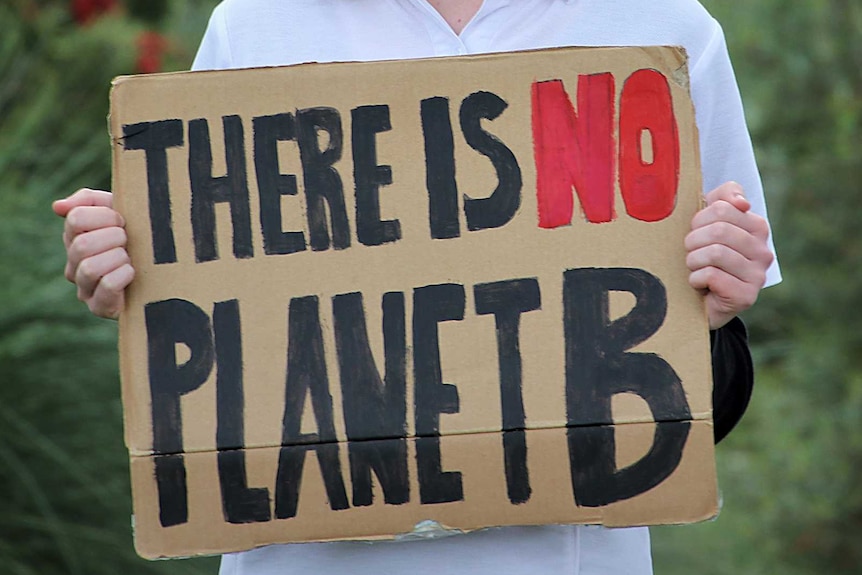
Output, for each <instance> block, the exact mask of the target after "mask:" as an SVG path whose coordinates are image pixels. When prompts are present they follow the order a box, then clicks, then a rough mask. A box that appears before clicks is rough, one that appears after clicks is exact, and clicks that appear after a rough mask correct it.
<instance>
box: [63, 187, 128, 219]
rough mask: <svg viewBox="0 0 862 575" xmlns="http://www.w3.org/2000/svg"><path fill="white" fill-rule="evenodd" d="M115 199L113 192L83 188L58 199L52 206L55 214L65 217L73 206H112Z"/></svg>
mask: <svg viewBox="0 0 862 575" xmlns="http://www.w3.org/2000/svg"><path fill="white" fill-rule="evenodd" d="M113 201H114V200H113V194H111V192H105V191H102V190H91V189H90V188H81V189H80V190H78V191H77V192H75V193H74V194H72V195H71V196H68V197H66V198H63V199H61V200H57V201H56V202H54V203H53V204H51V207H52V208H53V210H54V213H55V214H57V215H58V216H61V217H64V218H65V217H66V216H67V215H68V214H69V212H70V211H72V209H73V208H77V207H80V206H103V207H106V208H110V207H112V206H113Z"/></svg>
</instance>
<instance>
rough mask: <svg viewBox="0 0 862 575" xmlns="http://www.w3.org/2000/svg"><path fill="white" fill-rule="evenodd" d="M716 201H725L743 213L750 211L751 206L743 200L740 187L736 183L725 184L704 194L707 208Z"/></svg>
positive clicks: (743, 195) (743, 196)
mask: <svg viewBox="0 0 862 575" xmlns="http://www.w3.org/2000/svg"><path fill="white" fill-rule="evenodd" d="M718 201H725V202H727V203H729V204H731V205H733V206H734V207H735V208H737V209H738V210H741V211H743V212H747V211H748V210H750V209H751V204H750V203H749V202H748V200H747V199H746V198H745V192H744V191H743V189H742V186H740V185H739V184H737V183H736V182H725V183H723V184H722V185H720V186H718V187H717V188H715V189H714V190H711V191H710V192H709V193H708V194H706V205H707V206H711V205H712V204H714V203H715V202H718Z"/></svg>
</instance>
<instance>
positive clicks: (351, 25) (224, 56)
mask: <svg viewBox="0 0 862 575" xmlns="http://www.w3.org/2000/svg"><path fill="white" fill-rule="evenodd" d="M609 45H613V46H650V45H678V46H683V47H684V48H685V49H686V51H687V53H688V55H689V73H690V79H691V94H692V99H693V101H694V104H695V109H696V120H697V125H698V128H699V131H700V152H701V163H702V169H703V185H704V193H705V204H706V207H705V208H704V209H703V210H701V211H700V212H698V213H697V215H696V216H695V217H694V219H693V220H692V224H691V232H690V233H689V235H688V236H687V237H686V239H685V249H686V252H687V257H686V265H687V266H688V268H689V269H690V271H691V274H690V276H689V282H690V284H691V286H692V288H693V289H696V290H699V291H702V292H703V293H704V295H705V298H706V306H707V311H708V317H709V325H710V328H711V330H712V334H711V335H712V343H713V362H714V365H713V373H714V380H715V391H714V405H715V421H716V427H715V430H716V440H720V439H721V438H722V437H724V436H725V435H726V434H727V433H728V432H729V431H730V429H731V428H732V427H733V426H734V425H735V423H736V422H737V421H738V420H739V418H740V417H741V416H742V413H743V412H744V410H745V407H746V405H747V402H748V398H749V396H750V393H751V386H752V372H751V364H750V357H749V354H748V349H747V339H746V335H745V330H744V327H743V326H742V323H741V321H740V320H739V319H738V318H737V315H738V314H739V313H740V312H742V311H744V310H745V309H747V308H748V307H750V306H751V305H752V304H753V303H754V302H755V300H756V299H757V295H758V293H759V291H760V289H761V288H763V287H764V286H765V285H772V284H775V283H777V282H779V281H780V274H779V271H778V266H777V264H776V263H775V261H774V249H773V247H772V244H771V240H770V236H769V227H768V224H767V221H766V207H765V203H764V199H763V192H762V186H761V183H760V180H759V176H758V173H757V168H756V165H755V163H754V158H753V153H752V149H751V143H750V139H749V136H748V133H747V130H746V126H745V121H744V117H743V113H742V107H741V103H740V99H739V94H738V90H737V87H736V82H735V79H734V76H733V72H732V69H731V66H730V62H729V59H728V55H727V50H726V47H725V43H724V37H723V34H722V31H721V28H720V26H719V25H718V23H717V22H715V20H713V19H712V18H711V17H710V16H709V15H708V14H707V13H706V11H705V10H704V9H703V8H702V7H701V6H700V4H699V3H698V2H696V0H658V1H655V2H649V3H646V2H638V1H637V0H523V1H518V2H513V1H510V0H484V2H483V1H481V0H468V1H462V2H459V1H456V0H387V1H384V0H369V1H367V2H356V1H351V0H335V1H332V2H326V3H324V2H314V1H311V0H305V1H295V2H274V1H271V0H269V1H267V0H246V1H245V2H239V1H238V0H227V1H225V2H223V3H222V4H220V5H219V6H218V7H217V8H216V9H215V11H214V13H213V16H212V18H211V20H210V24H209V28H208V30H207V32H206V34H205V36H204V38H203V41H202V43H201V46H200V49H199V52H198V54H197V58H196V60H195V63H194V66H193V68H194V69H196V70H204V69H226V68H244V67H258V66H279V65H288V64H297V63H303V62H328V61H357V60H362V61H372V60H386V59H405V58H422V57H435V56H450V55H463V54H480V53H489V52H506V51H515V50H528V49H537V48H548V47H559V46H609ZM736 182H738V183H736ZM112 206H113V200H112V195H111V194H110V193H109V192H104V191H98V190H89V189H84V190H79V191H78V192H76V193H74V194H72V195H71V196H69V197H68V198H66V199H63V200H59V201H57V202H56V203H55V204H54V210H55V212H56V213H57V214H58V215H60V216H62V217H65V218H66V223H65V231H64V235H63V238H64V244H65V247H66V250H67V256H68V260H67V265H66V270H65V274H66V277H67V278H68V279H69V280H70V281H72V282H73V283H75V284H76V286H77V288H78V297H79V299H81V300H82V301H84V302H86V304H87V305H88V306H89V308H90V309H91V311H92V312H93V313H94V314H96V315H99V316H102V317H112V318H116V317H117V316H118V315H119V313H120V311H121V310H122V309H123V307H124V290H125V288H126V287H127V286H128V285H129V284H130V283H131V282H132V281H133V279H134V275H135V269H134V266H133V262H131V261H130V258H129V256H128V253H127V251H126V235H125V231H124V229H123V228H124V225H125V222H124V219H123V217H122V216H121V215H120V214H119V213H118V212H117V211H115V210H114V209H113V207H112ZM306 571H308V572H314V573H323V574H328V573H333V574H334V573H348V572H349V573H368V574H371V573H378V572H384V573H411V574H425V573H428V574H430V573H457V574H461V573H463V574H486V573H487V574H492V573H493V574H498V573H499V574H506V573H511V574H517V573H580V574H582V575H599V574H605V573H621V574H622V573H626V574H646V573H651V572H652V567H651V559H650V548H649V535H648V531H647V530H646V529H644V528H629V529H605V528H601V527H588V526H542V527H507V528H499V529H494V530H488V531H483V532H476V533H472V534H468V535H461V536H458V537H447V538H443V539H439V540H435V541H411V542H400V543H380V544H373V545H369V544H365V543H355V542H339V543H310V544H302V545H277V546H270V547H266V548H261V549H257V550H253V551H248V552H242V553H236V554H231V555H226V556H225V557H224V559H223V562H222V573H223V574H227V575H245V574H262V575H269V574H273V575H274V574H275V573H304V572H306Z"/></svg>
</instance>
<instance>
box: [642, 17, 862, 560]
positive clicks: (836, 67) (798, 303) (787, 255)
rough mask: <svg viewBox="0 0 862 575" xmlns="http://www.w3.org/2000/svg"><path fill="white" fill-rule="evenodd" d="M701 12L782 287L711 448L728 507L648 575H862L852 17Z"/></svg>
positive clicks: (858, 115) (859, 85)
mask: <svg viewBox="0 0 862 575" xmlns="http://www.w3.org/2000/svg"><path fill="white" fill-rule="evenodd" d="M706 4H707V7H708V8H709V9H710V10H711V11H712V12H713V14H714V15H716V16H717V17H718V19H719V20H720V21H721V22H722V23H723V25H724V28H725V32H726V34H727V36H728V43H729V46H730V50H731V56H732V57H733V59H734V63H735V66H736V69H737V73H738V76H739V81H740V86H741V89H742V91H743V97H744V98H745V100H746V109H747V112H748V115H749V125H750V128H751V130H752V134H753V137H754V141H755V147H756V149H757V153H758V158H759V163H760V166H761V171H762V174H763V179H764V184H765V187H766V190H767V194H768V199H769V202H770V217H771V220H772V223H773V230H774V234H775V240H776V245H777V247H778V252H779V259H780V261H781V266H782V270H783V273H784V277H785V279H784V282H783V283H782V284H780V285H779V286H777V287H774V288H770V289H769V290H766V292H764V294H763V295H762V297H761V301H760V302H758V304H757V306H755V308H754V309H753V310H752V312H751V313H750V314H748V316H747V320H748V322H749V325H750V327H751V329H752V340H753V342H754V346H755V352H756V356H757V360H758V361H757V364H758V366H759V377H758V381H757V387H756V392H755V398H754V402H753V404H752V406H751V407H750V409H749V413H748V415H747V416H746V419H745V420H744V421H743V423H742V425H741V426H740V428H739V429H738V430H736V431H735V432H734V433H733V434H732V436H731V437H730V438H729V439H728V441H727V444H726V445H722V446H720V447H719V454H718V458H719V459H718V461H719V468H720V473H719V475H720V479H721V483H722V485H723V486H724V496H725V500H726V508H725V509H724V512H723V514H722V516H721V517H720V519H719V520H718V521H716V522H715V523H711V524H708V525H704V526H697V527H693V528H685V529H684V530H679V529H677V528H672V529H664V530H656V531H655V534H654V537H655V541H656V558H657V568H656V571H657V572H659V573H669V574H673V573H677V572H679V573H683V572H685V573H688V572H691V571H692V570H693V569H692V568H693V567H694V566H695V565H696V566H697V567H696V568H697V570H698V572H702V573H706V574H711V573H715V574H719V573H746V574H749V573H750V574H759V573H763V574H769V573H789V574H806V575H809V574H815V573H817V574H819V573H830V574H844V573H846V574H850V573H860V572H862V547H860V545H859V537H860V535H862V488H860V471H859V470H860V469H862V434H860V432H859V430H860V427H862V354H860V350H862V331H860V330H859V327H858V326H859V325H862V307H860V306H859V302H860V299H859V294H860V293H862V272H860V270H862V226H860V225H859V222H858V218H859V215H858V214H859V213H860V207H862V196H860V194H859V183H860V182H862V162H860V161H859V159H860V155H859V150H860V149H862V5H860V4H859V3H858V2H855V1H854V0H804V1H800V2H794V3H788V2H784V1H779V0H759V1H758V2H752V3H739V2H730V1H729V0H712V1H711V2H708V3H706ZM686 549H688V550H692V551H691V552H686V551H685V550H686ZM681 557H685V558H686V559H687V560H686V561H680V558H681Z"/></svg>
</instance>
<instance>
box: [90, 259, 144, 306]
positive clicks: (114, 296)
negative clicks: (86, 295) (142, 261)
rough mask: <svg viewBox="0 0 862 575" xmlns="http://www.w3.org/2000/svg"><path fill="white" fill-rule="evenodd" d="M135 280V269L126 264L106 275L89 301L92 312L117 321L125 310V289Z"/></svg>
mask: <svg viewBox="0 0 862 575" xmlns="http://www.w3.org/2000/svg"><path fill="white" fill-rule="evenodd" d="M133 279H135V269H134V268H133V267H132V266H131V265H129V264H125V265H122V266H120V267H119V268H117V269H115V270H113V271H111V272H110V273H108V274H105V275H104V276H103V277H102V279H101V280H100V281H99V284H98V285H97V286H96V289H95V291H94V292H93V296H92V297H91V298H90V299H89V300H88V301H87V306H88V307H89V308H90V311H91V312H93V313H94V314H95V315H98V316H100V317H106V318H111V319H116V318H117V317H118V316H119V315H120V312H121V311H122V310H123V306H124V302H125V289H126V288H127V287H128V286H129V284H130V283H132V280H133Z"/></svg>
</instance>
